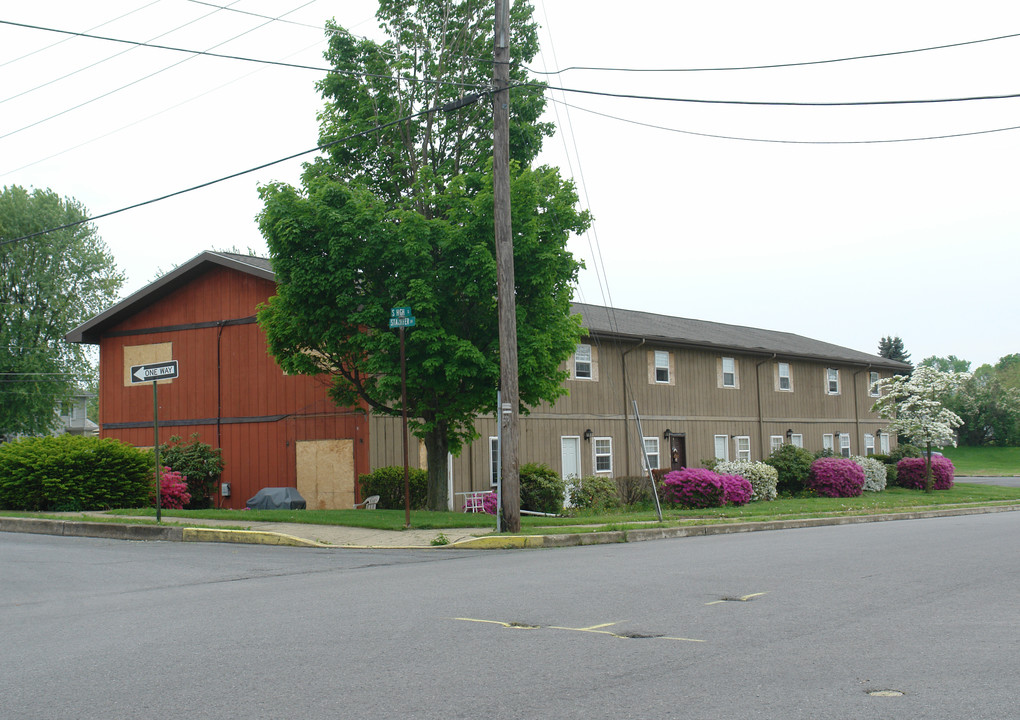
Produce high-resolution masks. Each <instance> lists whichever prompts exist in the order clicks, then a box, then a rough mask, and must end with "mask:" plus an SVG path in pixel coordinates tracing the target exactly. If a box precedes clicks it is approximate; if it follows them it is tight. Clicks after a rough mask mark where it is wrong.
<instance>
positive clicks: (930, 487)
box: [924, 440, 935, 492]
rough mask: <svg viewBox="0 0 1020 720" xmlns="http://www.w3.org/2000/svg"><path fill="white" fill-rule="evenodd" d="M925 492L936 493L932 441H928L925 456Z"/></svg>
mask: <svg viewBox="0 0 1020 720" xmlns="http://www.w3.org/2000/svg"><path fill="white" fill-rule="evenodd" d="M924 491H925V492H935V481H934V479H933V478H932V476H931V441H930V440H929V441H928V451H927V452H926V453H925V455H924Z"/></svg>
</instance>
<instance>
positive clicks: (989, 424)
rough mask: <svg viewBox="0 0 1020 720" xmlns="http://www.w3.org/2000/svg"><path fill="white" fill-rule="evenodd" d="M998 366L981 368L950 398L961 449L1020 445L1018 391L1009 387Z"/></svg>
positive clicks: (1019, 397) (1019, 394)
mask: <svg viewBox="0 0 1020 720" xmlns="http://www.w3.org/2000/svg"><path fill="white" fill-rule="evenodd" d="M1007 383H1008V376H1007V378H1006V380H1004V379H1003V373H1002V372H1001V371H1000V370H999V367H998V365H996V366H995V367H992V366H991V365H982V366H981V367H979V368H978V369H977V370H975V371H974V374H973V376H972V377H971V378H970V379H969V380H968V381H967V382H965V383H964V384H963V385H962V386H961V387H960V390H959V391H958V392H957V393H956V394H955V395H954V396H953V398H952V400H951V402H950V403H948V405H949V407H950V408H952V409H953V410H954V411H955V412H956V413H957V414H958V415H959V416H960V417H961V418H963V425H962V427H960V430H959V436H960V444H962V445H1000V446H1001V445H1020V388H1016V387H1010V386H1009V385H1008V384H1007Z"/></svg>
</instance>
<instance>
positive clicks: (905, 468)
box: [896, 457, 956, 490]
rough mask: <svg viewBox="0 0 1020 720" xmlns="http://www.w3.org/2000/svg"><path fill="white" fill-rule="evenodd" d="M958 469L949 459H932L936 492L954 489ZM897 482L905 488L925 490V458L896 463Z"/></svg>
mask: <svg viewBox="0 0 1020 720" xmlns="http://www.w3.org/2000/svg"><path fill="white" fill-rule="evenodd" d="M955 475H956V468H955V467H953V461H952V460H950V459H949V458H947V457H932V459H931V479H932V485H933V486H934V489H935V490H948V489H949V488H951V487H953V478H954V477H955ZM896 481H897V482H898V483H899V484H900V485H901V486H903V487H905V488H911V489H913V490H924V458H923V457H919V458H903V459H902V460H900V461H899V462H898V463H896Z"/></svg>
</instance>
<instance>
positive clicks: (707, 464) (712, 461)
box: [663, 458, 722, 477]
mask: <svg viewBox="0 0 1020 720" xmlns="http://www.w3.org/2000/svg"><path fill="white" fill-rule="evenodd" d="M721 462H722V460H720V459H719V458H708V459H706V460H702V461H701V467H703V468H705V469H706V470H711V471H712V472H715V466H716V465H718V464H719V463H721ZM665 472H669V470H666V471H665ZM663 477H665V473H663Z"/></svg>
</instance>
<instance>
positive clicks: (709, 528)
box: [0, 504, 1020, 550]
mask: <svg viewBox="0 0 1020 720" xmlns="http://www.w3.org/2000/svg"><path fill="white" fill-rule="evenodd" d="M1017 511H1020V504H1016V505H990V506H983V507H969V508H949V509H942V510H918V511H913V512H905V513H891V514H887V515H847V516H841V517H829V518H802V519H795V520H769V521H763V522H746V523H720V524H717V525H684V526H680V527H668V528H636V529H633V530H612V531H607V532H593V533H563V534H558V535H507V536H501V535H487V536H484V537H479V538H474V539H471V540H461V541H458V542H455V543H451V544H449V545H441V546H427V547H426V546H417V545H413V546H390V545H386V546H379V545H375V546H373V545H356V546H355V545H329V544H326V543H320V542H316V541H314V540H306V539H304V538H299V537H295V536H293V535H286V534H284V533H276V532H267V531H262V530H221V529H216V528H196V527H180V526H173V525H131V524H125V523H99V522H88V521H75V520H50V519H43V518H22V517H5V516H0V532H16V533H31V534H37V535H62V536H65V537H93V538H104V539H109V540H138V541H149V540H163V541H169V542H220V543H242V544H247V545H277V546H289V547H309V548H333V549H380V550H382V549H386V550H443V549H458V550H510V549H523V548H543V547H544V548H550V547H577V546H581V545H610V544H614V543H627V542H644V541H647V540H669V539H673V538H684V537H700V536H709V535H730V534H733V533H743V532H762V531H766V530H792V529H796V528H809V527H826V526H832V525H859V524H862V523H872V522H888V521H894V520H920V519H924V518H939V517H954V516H961V515H984V514H988V513H999V512H1017Z"/></svg>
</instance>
